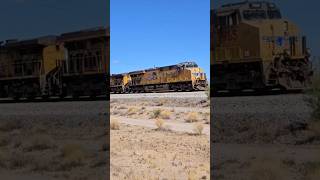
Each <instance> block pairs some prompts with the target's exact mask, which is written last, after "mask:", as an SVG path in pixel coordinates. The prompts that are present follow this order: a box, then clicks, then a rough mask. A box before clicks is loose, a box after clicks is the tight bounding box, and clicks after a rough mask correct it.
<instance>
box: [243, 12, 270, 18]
mask: <svg viewBox="0 0 320 180" xmlns="http://www.w3.org/2000/svg"><path fill="white" fill-rule="evenodd" d="M243 17H244V19H246V20H258V19H266V18H267V15H266V12H265V11H263V10H246V11H243Z"/></svg>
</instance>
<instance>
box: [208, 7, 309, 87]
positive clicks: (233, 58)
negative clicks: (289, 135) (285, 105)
mask: <svg viewBox="0 0 320 180" xmlns="http://www.w3.org/2000/svg"><path fill="white" fill-rule="evenodd" d="M210 24H211V28H210V29H211V30H210V31H211V48H210V49H211V51H210V54H211V55H210V56H211V70H212V73H211V75H212V78H211V81H212V82H211V84H212V85H211V86H212V88H211V89H212V90H213V92H219V91H226V90H227V91H230V92H240V91H242V90H245V89H251V90H256V91H261V90H262V91H265V90H270V89H275V88H278V89H283V90H286V91H287V90H303V89H306V88H308V87H309V86H310V84H311V80H310V79H311V77H312V74H313V72H312V67H311V61H310V60H309V57H310V52H309V49H308V48H307V43H306V42H307V41H306V37H305V36H302V35H301V33H300V31H299V29H298V27H297V26H296V25H295V24H294V23H292V22H290V21H288V20H286V19H284V18H282V15H281V12H280V9H279V8H278V7H277V6H276V5H275V4H274V3H271V2H267V1H245V2H239V3H231V4H225V5H222V6H221V7H220V8H218V9H212V10H211V23H210Z"/></svg>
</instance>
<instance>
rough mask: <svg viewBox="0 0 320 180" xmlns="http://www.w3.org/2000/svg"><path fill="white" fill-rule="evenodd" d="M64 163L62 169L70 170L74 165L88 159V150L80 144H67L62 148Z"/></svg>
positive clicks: (81, 163) (78, 164) (79, 164)
mask: <svg viewBox="0 0 320 180" xmlns="http://www.w3.org/2000/svg"><path fill="white" fill-rule="evenodd" d="M61 155H62V157H63V163H62V165H61V170H70V169H72V168H73V167H77V166H81V165H83V164H84V161H85V159H86V157H87V156H88V155H87V151H86V150H85V149H84V147H83V146H81V145H80V144H66V145H64V146H63V147H62V149H61Z"/></svg>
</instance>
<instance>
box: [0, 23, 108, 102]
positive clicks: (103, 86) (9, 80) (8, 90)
mask: <svg viewBox="0 0 320 180" xmlns="http://www.w3.org/2000/svg"><path fill="white" fill-rule="evenodd" d="M109 42H110V34H109V29H106V28H104V27H99V28H94V29H87V30H81V31H76V32H70V33H64V34H61V35H59V36H45V37H39V38H34V39H31V40H21V41H19V40H7V41H5V42H0V97H3V98H7V97H10V98H14V99H20V98H28V99H34V98H36V97H43V98H48V97H52V96H60V97H61V98H62V97H65V96H73V97H79V96H91V97H96V96H99V95H106V91H107V83H106V78H107V77H109V74H108V73H109V63H108V61H107V60H108V58H109V54H110V52H109V46H110V45H109Z"/></svg>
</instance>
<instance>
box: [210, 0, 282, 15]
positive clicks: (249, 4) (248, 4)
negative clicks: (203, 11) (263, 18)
mask: <svg viewBox="0 0 320 180" xmlns="http://www.w3.org/2000/svg"><path fill="white" fill-rule="evenodd" d="M236 9H243V10H244V9H278V7H277V6H276V5H275V4H274V3H273V2H268V1H256V0H255V1H248V0H247V1H243V2H238V3H228V4H224V5H222V6H221V7H219V8H218V9H215V10H214V12H217V13H223V12H226V11H232V10H236Z"/></svg>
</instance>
